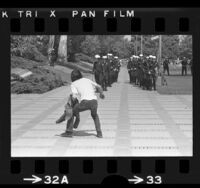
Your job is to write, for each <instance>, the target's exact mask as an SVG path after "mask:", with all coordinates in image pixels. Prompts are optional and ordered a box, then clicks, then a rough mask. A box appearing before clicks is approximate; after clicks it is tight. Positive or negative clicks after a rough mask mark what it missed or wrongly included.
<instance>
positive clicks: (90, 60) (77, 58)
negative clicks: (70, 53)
mask: <svg viewBox="0 0 200 188" xmlns="http://www.w3.org/2000/svg"><path fill="white" fill-rule="evenodd" d="M94 60H95V59H94V58H92V57H90V56H88V55H85V54H83V53H76V54H75V61H76V62H80V61H86V62H88V63H91V64H93V62H94Z"/></svg>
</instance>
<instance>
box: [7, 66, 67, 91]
mask: <svg viewBox="0 0 200 188" xmlns="http://www.w3.org/2000/svg"><path fill="white" fill-rule="evenodd" d="M33 72H34V73H33V74H32V75H31V76H29V77H27V78H25V79H23V80H21V82H20V81H18V82H16V83H15V84H13V85H12V86H11V92H12V93H18V94H20V93H45V92H47V91H50V90H52V89H54V88H57V87H61V86H63V85H64V82H63V81H62V79H61V77H60V76H59V75H58V74H56V73H54V72H53V71H49V70H47V69H44V68H42V67H38V68H37V69H35V70H34V71H33Z"/></svg>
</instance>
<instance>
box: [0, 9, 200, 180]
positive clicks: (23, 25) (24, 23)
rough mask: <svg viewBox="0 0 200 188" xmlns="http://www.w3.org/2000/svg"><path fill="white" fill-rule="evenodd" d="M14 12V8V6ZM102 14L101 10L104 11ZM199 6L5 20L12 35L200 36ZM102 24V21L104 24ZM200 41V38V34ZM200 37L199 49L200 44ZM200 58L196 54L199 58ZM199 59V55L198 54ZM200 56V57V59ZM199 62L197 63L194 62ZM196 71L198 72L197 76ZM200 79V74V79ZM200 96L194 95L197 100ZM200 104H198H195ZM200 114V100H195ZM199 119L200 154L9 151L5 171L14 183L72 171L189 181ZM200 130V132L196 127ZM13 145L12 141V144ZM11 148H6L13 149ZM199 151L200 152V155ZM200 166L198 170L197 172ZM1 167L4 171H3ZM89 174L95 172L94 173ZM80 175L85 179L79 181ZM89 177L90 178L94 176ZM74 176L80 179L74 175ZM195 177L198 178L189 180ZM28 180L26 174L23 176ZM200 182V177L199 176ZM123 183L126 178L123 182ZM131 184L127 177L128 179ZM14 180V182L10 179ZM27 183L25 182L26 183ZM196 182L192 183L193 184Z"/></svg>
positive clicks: (97, 175) (99, 177)
mask: <svg viewBox="0 0 200 188" xmlns="http://www.w3.org/2000/svg"><path fill="white" fill-rule="evenodd" d="M13 11H14V10H13ZM98 11H99V12H101V10H98ZM198 11H199V9H195V10H194V11H193V10H191V9H190V10H182V9H178V10H177V9H174V10H173V9H163V10H162V9H161V10H158V9H156V11H155V12H154V10H150V11H147V10H146V9H140V10H138V9H135V16H134V17H133V18H112V17H108V18H103V17H99V16H97V17H96V18H76V19H75V18H67V16H66V17H65V16H63V15H65V12H64V11H60V16H58V17H57V18H55V19H54V18H53V19H50V18H49V17H48V16H47V15H45V11H43V16H41V17H40V18H30V19H27V18H16V16H14V15H12V11H11V16H10V17H9V18H8V19H0V24H5V27H4V31H5V30H8V31H9V30H10V33H9V34H13V35H14V34H25V35H29V34H55V33H58V34H62V33H63V34H69V35H70V34H106V35H107V34H130V33H131V34H154V33H155V34H158V33H159V34H194V35H193V36H197V35H198V34H197V33H198V32H199V29H200V24H199V23H200V15H198ZM100 23H101V24H100ZM196 39H200V37H196ZM199 41H200V40H198V41H196V40H194V43H195V45H194V46H195V48H194V52H195V51H196V52H195V53H196V54H197V50H198V49H199V48H196V47H200V45H199V44H198V43H199ZM195 58H196V57H194V60H195ZM196 59H197V58H196ZM198 59H199V58H198ZM194 66H195V65H194ZM194 75H195V74H194ZM196 78H197V81H199V77H196ZM196 99H198V98H197V97H196V95H194V100H196ZM195 106H196V107H195ZM194 108H195V109H196V112H198V108H199V106H198V104H197V103H195V104H194ZM197 124H198V121H196V120H195V119H194V134H193V135H194V152H195V155H194V156H195V160H193V158H189V159H188V158H157V157H155V158H151V157H149V158H137V157H136V158H135V157H134V158H131V159H130V158H129V157H128V158H126V157H125V158H114V157H111V158H105V159H104V158H92V157H88V158H86V159H84V158H79V159H77V158H74V159H71V158H67V159H66V160H65V159H54V158H49V159H48V158H45V159H43V158H42V159H37V158H35V159H27V158H20V159H16V158H11V159H10V156H9V155H8V158H6V157H5V156H7V154H6V155H5V156H4V157H2V159H5V161H4V163H6V164H9V165H10V166H8V168H7V169H5V168H4V169H3V170H4V172H5V175H7V178H5V179H4V180H3V181H5V183H7V182H8V181H7V180H8V179H9V180H12V183H20V182H19V178H18V177H19V176H20V177H25V175H28V174H41V175H43V174H47V173H48V174H55V173H56V174H69V179H70V178H71V179H72V181H71V182H72V183H78V182H80V183H89V182H91V183H101V182H102V180H103V179H104V178H105V177H106V176H110V175H123V176H124V177H131V176H132V175H133V174H136V175H137V174H138V175H140V174H146V175H148V174H161V175H163V177H164V176H165V178H163V179H164V183H174V182H179V183H180V182H181V183H188V177H195V176H197V175H198V174H199V171H198V170H199V169H200V168H199V165H197V164H198V163H197V161H198V162H199V159H198V160H197V157H198V155H199V151H196V148H199V147H198V145H199V141H198V129H199V128H198V127H196V126H195V125H197ZM197 128H198V129H197ZM195 130H197V131H195ZM197 141H198V144H197ZM8 143H9V142H8ZM9 150H10V149H8V148H7V149H4V152H5V151H8V153H9ZM196 154H197V155H196ZM197 169H198V170H197ZM0 171H1V170H0ZM88 175H89V176H88ZM78 177H79V178H80V177H81V179H78ZM88 177H90V178H89V179H88ZM73 178H74V179H73ZM189 179H192V178H189ZM21 180H22V178H21ZM193 180H194V181H197V180H196V179H195V178H193ZM122 181H123V180H122ZM126 182H127V179H126ZM10 183H11V182H10ZM21 183H23V182H21ZM190 183H191V182H190Z"/></svg>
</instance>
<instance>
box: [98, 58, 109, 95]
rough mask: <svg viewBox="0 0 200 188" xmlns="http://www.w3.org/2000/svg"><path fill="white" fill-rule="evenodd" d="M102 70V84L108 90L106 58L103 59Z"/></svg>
mask: <svg viewBox="0 0 200 188" xmlns="http://www.w3.org/2000/svg"><path fill="white" fill-rule="evenodd" d="M100 65H101V70H100V78H99V79H100V85H101V87H102V88H103V90H104V91H107V80H108V64H107V61H106V59H102V61H101V64H100Z"/></svg>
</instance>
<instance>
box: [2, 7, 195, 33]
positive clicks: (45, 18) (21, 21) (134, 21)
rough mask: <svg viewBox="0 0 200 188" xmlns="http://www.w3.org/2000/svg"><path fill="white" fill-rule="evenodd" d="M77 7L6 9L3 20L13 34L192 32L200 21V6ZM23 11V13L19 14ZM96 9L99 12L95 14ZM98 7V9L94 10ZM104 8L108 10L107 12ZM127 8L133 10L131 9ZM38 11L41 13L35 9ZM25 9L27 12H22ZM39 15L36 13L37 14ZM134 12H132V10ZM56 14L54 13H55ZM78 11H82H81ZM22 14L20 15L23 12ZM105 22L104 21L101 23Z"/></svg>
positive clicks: (3, 11) (3, 12)
mask: <svg viewBox="0 0 200 188" xmlns="http://www.w3.org/2000/svg"><path fill="white" fill-rule="evenodd" d="M74 10H75V9H66V10H65V9H46V10H45V9H29V10H28V11H29V12H31V13H32V15H31V16H30V15H29V16H25V15H26V14H25V13H26V11H27V9H22V10H20V9H11V10H8V11H6V10H2V11H1V17H0V22H2V24H6V23H8V20H9V25H7V24H6V25H7V26H8V27H9V30H10V32H11V34H52V33H59V34H69V35H70V34H73V35H76V34H128V33H133V34H141V33H142V34H153V33H155V34H158V33H160V34H189V33H191V32H192V31H193V30H194V29H195V23H197V22H198V21H199V18H198V16H197V15H198V10H199V9H194V10H193V11H191V9H178V8H176V9H170V8H168V9H167V8H162V9H159V8H155V9H150V10H148V9H147V8H146V9H145V8H136V9H134V8H133V9H131V8H128V9H125V8H123V9H119V8H117V9H114V8H113V9H96V10H95V9H88V8H87V9H80V10H79V9H76V11H77V12H78V11H80V12H83V11H84V15H78V16H72V12H73V11H74ZM19 11H20V12H21V14H17V13H19ZM90 11H91V12H92V11H93V14H95V16H94V15H93V16H94V17H92V16H91V14H92V13H88V12H90ZM94 11H95V13H94ZM104 11H107V14H106V15H104V14H105V13H103V12H104ZM127 11H129V12H128V13H127ZM35 12H37V14H36V13H35ZM22 13H23V14H22ZM34 13H35V14H36V15H35V14H34ZM131 13H132V14H131ZM52 14H53V15H54V16H51V15H52ZM77 14H78V13H77ZM19 15H20V16H19ZM100 23H101V24H100Z"/></svg>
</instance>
